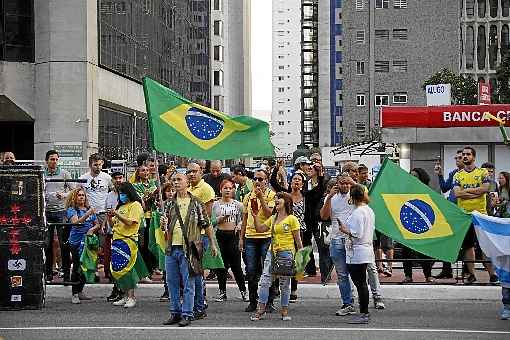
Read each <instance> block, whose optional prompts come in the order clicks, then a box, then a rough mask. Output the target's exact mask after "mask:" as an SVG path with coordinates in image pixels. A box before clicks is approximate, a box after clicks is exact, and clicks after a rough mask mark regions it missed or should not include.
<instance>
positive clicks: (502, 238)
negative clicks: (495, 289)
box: [473, 211, 510, 288]
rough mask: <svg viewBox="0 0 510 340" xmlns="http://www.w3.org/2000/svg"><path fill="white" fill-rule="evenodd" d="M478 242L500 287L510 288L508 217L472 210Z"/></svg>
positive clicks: (509, 222)
mask: <svg viewBox="0 0 510 340" xmlns="http://www.w3.org/2000/svg"><path fill="white" fill-rule="evenodd" d="M473 225H474V226H475V230H476V236H477V237H478V244H479V245H480V247H481V248H482V251H483V252H484V254H485V255H486V256H487V257H489V258H490V260H491V262H492V264H493V265H494V267H495V268H496V274H497V275H498V277H499V281H500V282H501V286H502V287H506V288H510V218H497V217H492V216H487V215H482V214H480V213H479V212H477V211H475V212H473Z"/></svg>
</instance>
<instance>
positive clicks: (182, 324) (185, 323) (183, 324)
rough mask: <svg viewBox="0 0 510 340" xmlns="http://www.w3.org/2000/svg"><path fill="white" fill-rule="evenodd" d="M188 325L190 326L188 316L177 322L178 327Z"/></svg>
mask: <svg viewBox="0 0 510 340" xmlns="http://www.w3.org/2000/svg"><path fill="white" fill-rule="evenodd" d="M189 325H191V317H189V316H185V317H183V318H182V320H181V321H179V327H186V326H189Z"/></svg>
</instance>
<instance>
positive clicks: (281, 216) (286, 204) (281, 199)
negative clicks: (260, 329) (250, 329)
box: [251, 192, 303, 321]
mask: <svg viewBox="0 0 510 340" xmlns="http://www.w3.org/2000/svg"><path fill="white" fill-rule="evenodd" d="M275 203H276V205H275V213H274V214H273V215H272V216H271V217H270V218H269V219H267V220H266V221H265V222H263V223H261V222H260V221H259V220H258V217H257V215H256V214H255V213H253V212H252V216H253V220H254V224H255V228H256V230H257V232H259V233H263V232H267V231H268V230H271V247H270V248H269V249H268V251H267V253H266V258H265V261H264V269H263V272H262V276H261V277H260V281H259V291H258V295H259V301H258V306H257V311H256V313H255V314H254V315H252V317H251V320H252V321H258V320H261V319H263V318H264V316H265V314H266V304H267V301H268V298H269V287H270V286H271V282H272V281H273V275H272V274H271V262H272V259H273V257H274V256H276V254H278V255H279V256H280V257H285V258H288V259H292V260H293V259H294V255H295V253H296V251H297V250H299V249H301V248H303V244H302V242H301V236H300V232H299V227H300V226H299V221H298V219H297V218H296V216H294V215H293V214H292V205H293V202H292V197H291V195H290V194H288V193H285V192H279V193H277V194H276V200H275ZM279 281H280V305H281V316H282V320H283V321H290V320H291V317H290V316H289V299H290V287H289V286H290V276H281V277H279Z"/></svg>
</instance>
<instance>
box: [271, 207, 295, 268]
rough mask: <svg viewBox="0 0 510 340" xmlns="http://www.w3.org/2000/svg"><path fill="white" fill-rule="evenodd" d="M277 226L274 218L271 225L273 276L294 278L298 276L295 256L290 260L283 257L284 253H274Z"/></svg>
mask: <svg viewBox="0 0 510 340" xmlns="http://www.w3.org/2000/svg"><path fill="white" fill-rule="evenodd" d="M275 224H276V216H275V217H274V218H273V223H272V225H271V270H270V271H271V274H272V275H275V276H294V275H296V267H295V265H294V256H291V257H290V258H289V257H287V256H283V252H281V251H278V252H276V253H275V252H274V251H273V242H274V240H275V232H274V230H275Z"/></svg>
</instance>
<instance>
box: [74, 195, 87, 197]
mask: <svg viewBox="0 0 510 340" xmlns="http://www.w3.org/2000/svg"><path fill="white" fill-rule="evenodd" d="M76 196H78V197H85V195H84V194H78V195H76Z"/></svg>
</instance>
